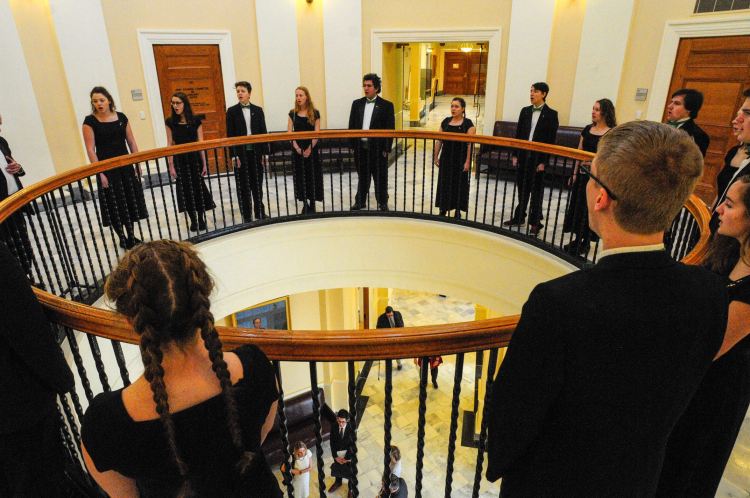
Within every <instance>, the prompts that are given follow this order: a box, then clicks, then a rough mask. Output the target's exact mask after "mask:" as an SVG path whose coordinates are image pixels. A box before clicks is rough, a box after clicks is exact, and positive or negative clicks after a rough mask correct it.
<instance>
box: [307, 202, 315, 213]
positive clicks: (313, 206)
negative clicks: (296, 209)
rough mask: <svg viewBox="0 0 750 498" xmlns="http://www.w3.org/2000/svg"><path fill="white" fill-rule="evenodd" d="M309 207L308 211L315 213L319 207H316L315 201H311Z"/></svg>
mask: <svg viewBox="0 0 750 498" xmlns="http://www.w3.org/2000/svg"><path fill="white" fill-rule="evenodd" d="M307 209H308V211H307V212H308V213H314V212H315V211H317V208H316V207H315V202H311V203H310V204H308V205H307Z"/></svg>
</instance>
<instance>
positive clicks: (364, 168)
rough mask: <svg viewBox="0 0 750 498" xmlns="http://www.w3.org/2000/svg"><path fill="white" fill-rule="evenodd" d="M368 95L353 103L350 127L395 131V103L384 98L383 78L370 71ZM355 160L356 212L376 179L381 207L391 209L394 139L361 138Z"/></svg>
mask: <svg viewBox="0 0 750 498" xmlns="http://www.w3.org/2000/svg"><path fill="white" fill-rule="evenodd" d="M362 89H363V90H364V93H365V96H364V97H362V98H361V99H357V100H355V101H354V102H352V109H351V111H350V112H349V129H350V130H394V129H395V128H396V116H395V114H394V112H393V103H391V102H389V101H387V100H385V99H384V98H382V97H380V96H379V95H378V94H379V93H380V77H379V76H378V75H377V74H374V73H368V74H366V75H364V76H363V77H362ZM353 145H354V162H355V163H356V164H357V177H358V178H357V195H356V196H355V198H354V204H352V211H357V210H359V209H363V208H365V207H366V206H367V198H368V196H369V195H370V180H371V179H373V180H375V199H376V200H377V202H378V210H380V211H388V155H389V154H390V153H391V147H392V146H393V138H360V139H355V140H354V144H353Z"/></svg>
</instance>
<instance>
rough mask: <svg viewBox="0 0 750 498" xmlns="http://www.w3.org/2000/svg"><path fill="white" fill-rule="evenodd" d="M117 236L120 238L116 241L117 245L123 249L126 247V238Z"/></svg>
mask: <svg viewBox="0 0 750 498" xmlns="http://www.w3.org/2000/svg"><path fill="white" fill-rule="evenodd" d="M118 238H119V239H120V242H119V243H118V245H119V246H120V247H122V248H123V249H128V239H126V238H125V237H118Z"/></svg>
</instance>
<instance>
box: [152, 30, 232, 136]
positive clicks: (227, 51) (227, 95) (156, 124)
mask: <svg viewBox="0 0 750 498" xmlns="http://www.w3.org/2000/svg"><path fill="white" fill-rule="evenodd" d="M154 45H218V46H219V58H220V60H221V77H222V80H223V84H224V100H225V104H226V106H227V107H229V106H230V105H233V104H234V103H235V100H236V99H235V94H234V82H235V70H234V55H233V52H232V35H231V33H230V32H229V31H206V30H153V29H139V30H138V48H139V49H140V52H141V64H142V65H143V76H144V77H145V80H146V96H147V98H148V106H149V110H150V112H151V122H152V127H153V129H154V143H155V144H156V146H157V147H166V145H167V132H166V128H165V126H164V120H163V119H161V116H162V112H163V111H162V101H161V92H160V91H159V78H158V76H157V74H156V60H155V59H154Z"/></svg>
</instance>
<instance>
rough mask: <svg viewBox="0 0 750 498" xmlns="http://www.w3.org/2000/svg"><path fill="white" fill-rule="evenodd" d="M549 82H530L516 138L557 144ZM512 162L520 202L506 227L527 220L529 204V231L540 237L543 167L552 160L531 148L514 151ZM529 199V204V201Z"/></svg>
mask: <svg viewBox="0 0 750 498" xmlns="http://www.w3.org/2000/svg"><path fill="white" fill-rule="evenodd" d="M547 94H549V85H547V83H544V82H541V81H540V82H538V83H534V84H533V85H531V90H530V92H529V100H530V101H531V105H530V106H528V107H524V108H523V109H521V114H519V116H518V124H517V126H516V138H518V139H519V140H530V141H532V142H543V143H547V144H554V143H555V140H557V127H558V125H559V122H558V119H557V111H556V110H554V109H552V108H551V107H550V106H548V105H547ZM510 160H511V164H512V165H513V167H514V168H516V188H517V190H518V204H517V205H516V209H515V210H514V211H513V216H512V217H511V219H509V220H507V221H504V222H503V226H506V227H513V226H521V225H523V224H524V222H525V221H526V207H527V205H528V206H529V233H530V234H531V235H533V236H535V237H536V236H537V235H538V234H539V231H540V230H541V229H542V228H544V225H542V197H543V194H544V169H545V167H546V165H547V161H548V160H549V155H548V154H540V153H538V152H533V151H528V150H518V151H514V152H513V154H512V155H511V158H510ZM529 202H530V204H529Z"/></svg>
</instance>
